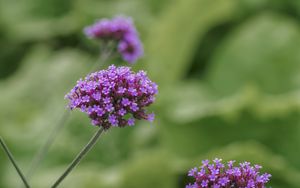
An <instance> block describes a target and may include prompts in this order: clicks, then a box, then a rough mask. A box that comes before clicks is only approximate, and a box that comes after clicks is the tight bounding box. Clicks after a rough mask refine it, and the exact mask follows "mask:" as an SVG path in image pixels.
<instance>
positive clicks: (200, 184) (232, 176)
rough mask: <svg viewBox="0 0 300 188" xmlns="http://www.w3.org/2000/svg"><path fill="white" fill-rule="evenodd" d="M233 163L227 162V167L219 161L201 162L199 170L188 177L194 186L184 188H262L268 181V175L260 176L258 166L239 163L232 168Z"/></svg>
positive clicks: (194, 170) (193, 170)
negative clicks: (191, 179)
mask: <svg viewBox="0 0 300 188" xmlns="http://www.w3.org/2000/svg"><path fill="white" fill-rule="evenodd" d="M234 162H235V161H229V162H228V163H227V165H224V164H223V163H222V160H221V159H217V158H216V159H214V160H213V162H212V163H210V161H209V160H204V161H202V166H201V167H200V168H193V169H191V170H190V171H189V173H188V176H191V177H194V178H195V182H194V184H188V185H187V186H186V188H204V187H208V188H264V187H265V184H266V183H267V182H268V181H269V179H270V177H271V175H270V174H267V173H265V174H262V175H261V174H260V173H259V170H260V169H261V168H262V167H261V166H259V165H254V166H251V164H250V163H249V162H243V163H240V164H239V166H238V167H234V166H233V164H234Z"/></svg>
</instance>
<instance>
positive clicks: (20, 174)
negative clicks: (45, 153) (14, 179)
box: [0, 137, 30, 188]
mask: <svg viewBox="0 0 300 188" xmlns="http://www.w3.org/2000/svg"><path fill="white" fill-rule="evenodd" d="M0 144H1V146H2V148H3V150H4V152H5V154H6V155H7V156H8V158H9V160H10V162H11V163H12V164H13V166H14V167H15V169H16V171H17V172H18V174H19V176H20V178H21V179H22V181H23V183H24V185H25V187H26V188H30V186H29V184H28V182H27V180H26V178H25V176H24V175H23V173H22V171H21V169H20V168H19V167H18V165H17V163H16V161H15V159H14V157H13V155H12V153H11V152H10V151H9V149H8V147H7V146H6V144H5V142H4V140H3V139H2V137H0Z"/></svg>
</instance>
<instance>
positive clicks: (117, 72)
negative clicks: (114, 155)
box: [66, 65, 158, 129]
mask: <svg viewBox="0 0 300 188" xmlns="http://www.w3.org/2000/svg"><path fill="white" fill-rule="evenodd" d="M142 88H146V91H147V92H145V91H144V90H143V89H142ZM120 90H122V91H124V92H121V93H120V92H119V91H120ZM142 90H143V91H142ZM157 92H158V90H157V85H156V84H155V83H154V82H152V81H151V80H150V79H149V78H148V77H147V75H146V73H145V72H144V71H140V72H138V73H134V72H133V71H131V70H130V68H129V67H115V66H114V65H111V66H110V67H109V68H108V69H107V70H101V71H99V72H95V73H92V74H90V75H88V76H87V77H86V78H85V79H84V80H82V79H81V80H79V81H78V82H77V85H76V86H75V87H74V88H73V89H72V90H71V91H70V93H69V94H67V95H66V98H68V99H69V100H70V102H69V107H70V108H71V110H73V109H74V108H79V109H80V110H81V111H83V112H85V113H87V114H88V115H89V117H90V118H91V119H92V124H94V125H97V126H103V127H104V128H106V129H107V128H109V127H111V126H118V127H124V126H126V125H129V126H133V125H134V123H135V121H134V120H135V119H145V120H148V121H153V119H154V114H153V113H150V114H148V113H147V112H146V110H145V107H147V106H149V105H150V104H152V103H153V102H154V99H155V95H156V94H157ZM150 99H151V100H150ZM145 101H146V102H145Z"/></svg>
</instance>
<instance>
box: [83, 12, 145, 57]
mask: <svg viewBox="0 0 300 188" xmlns="http://www.w3.org/2000/svg"><path fill="white" fill-rule="evenodd" d="M84 33H85V34H86V36H87V37H89V38H92V39H100V40H101V41H105V42H108V41H113V42H115V43H116V44H117V45H116V49H117V52H118V53H120V55H121V57H122V59H123V60H124V61H127V62H129V63H134V62H136V61H137V59H139V58H140V57H141V56H142V55H143V45H142V43H141V41H140V38H139V34H138V32H137V30H136V28H135V26H134V24H133V21H132V19H131V18H129V17H124V16H116V17H114V18H113V19H111V20H109V19H101V20H99V21H97V22H95V23H94V24H93V25H90V26H87V27H86V28H85V29H84Z"/></svg>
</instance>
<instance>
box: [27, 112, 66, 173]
mask: <svg viewBox="0 0 300 188" xmlns="http://www.w3.org/2000/svg"><path fill="white" fill-rule="evenodd" d="M69 115H70V111H69V110H66V111H65V112H64V113H63V116H62V117H61V119H60V121H59V122H58V123H57V125H56V126H55V127H54V129H53V130H52V131H51V132H50V134H49V136H48V137H47V140H46V142H45V143H44V145H43V147H41V148H40V149H39V151H38V152H37V153H36V155H35V156H34V158H33V160H32V162H31V165H30V167H29V170H28V172H27V174H26V177H28V178H29V177H31V175H32V174H33V172H34V171H35V170H36V168H37V167H38V165H39V164H40V163H41V161H42V160H43V159H44V158H45V156H46V154H47V153H48V151H49V149H50V147H51V145H52V143H53V142H54V140H55V138H56V136H57V135H58V133H59V132H60V131H61V130H62V128H63V127H64V125H65V124H66V121H67V120H68V118H69Z"/></svg>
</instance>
